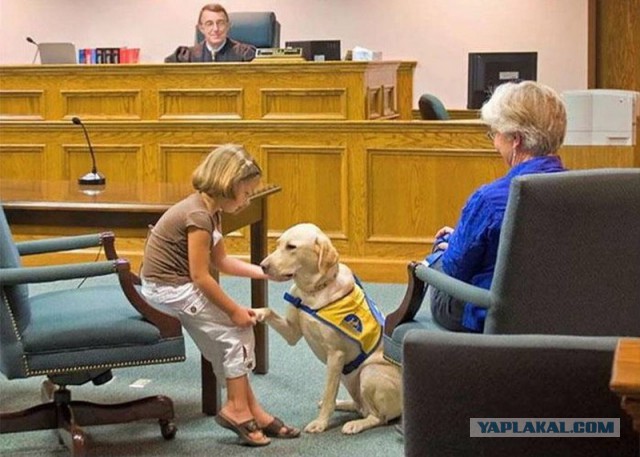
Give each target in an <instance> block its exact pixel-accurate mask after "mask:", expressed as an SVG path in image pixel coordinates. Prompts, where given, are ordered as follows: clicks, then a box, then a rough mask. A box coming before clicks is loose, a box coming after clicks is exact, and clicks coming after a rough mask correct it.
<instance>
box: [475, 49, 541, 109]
mask: <svg viewBox="0 0 640 457" xmlns="http://www.w3.org/2000/svg"><path fill="white" fill-rule="evenodd" d="M537 72H538V53H537V52H470V53H469V85H468V92H467V109H480V108H482V105H483V104H484V102H486V101H487V100H488V99H489V97H490V96H491V94H492V93H493V90H494V89H495V88H496V87H497V86H499V85H500V84H502V83H506V82H508V81H523V80H529V81H535V80H536V78H537Z"/></svg>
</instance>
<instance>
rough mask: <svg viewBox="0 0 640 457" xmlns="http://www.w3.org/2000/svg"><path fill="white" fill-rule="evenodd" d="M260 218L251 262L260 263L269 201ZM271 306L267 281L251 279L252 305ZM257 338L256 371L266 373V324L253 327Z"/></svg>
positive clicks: (255, 225)
mask: <svg viewBox="0 0 640 457" xmlns="http://www.w3.org/2000/svg"><path fill="white" fill-rule="evenodd" d="M261 209H262V214H261V216H260V218H259V220H258V221H257V222H255V223H253V224H251V263H253V264H259V263H260V262H261V261H262V259H264V258H265V257H266V255H267V202H266V201H263V202H262V208H261ZM265 306H269V299H268V295H267V281H265V280H264V279H259V280H257V279H252V280H251V307H252V308H263V307H265ZM253 331H254V334H255V338H256V367H255V370H254V372H255V373H258V374H266V373H267V372H268V371H269V333H268V332H267V327H266V325H265V324H262V323H261V324H258V325H256V326H255V327H254V328H253Z"/></svg>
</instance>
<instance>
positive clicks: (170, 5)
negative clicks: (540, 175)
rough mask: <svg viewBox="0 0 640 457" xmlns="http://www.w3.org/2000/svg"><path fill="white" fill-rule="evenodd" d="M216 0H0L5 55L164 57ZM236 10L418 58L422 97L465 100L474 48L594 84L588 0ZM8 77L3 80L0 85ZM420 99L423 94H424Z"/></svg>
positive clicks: (268, 4) (250, 1)
mask: <svg viewBox="0 0 640 457" xmlns="http://www.w3.org/2000/svg"><path fill="white" fill-rule="evenodd" d="M207 1H208V0H0V64H27V63H31V60H32V58H33V55H34V46H33V45H31V44H29V43H27V42H26V40H25V37H26V36H31V37H33V38H34V39H35V40H36V41H39V42H47V41H71V42H74V43H75V44H76V47H78V48H84V47H101V46H104V47H108V46H129V47H140V48H141V49H142V51H141V61H142V62H144V63H158V62H162V60H163V59H164V57H165V56H166V55H168V54H170V53H171V52H172V51H173V50H174V49H175V47H176V46H177V45H180V44H191V43H192V41H193V31H194V29H193V26H194V24H195V22H196V19H197V14H198V11H199V10H200V7H201V6H202V5H203V4H204V3H206V2H207ZM222 3H223V5H224V6H225V7H226V8H227V10H229V11H264V10H273V11H275V12H276V15H277V17H278V20H279V21H280V23H281V24H282V32H281V40H282V44H284V42H285V41H287V40H310V39H339V40H341V41H342V50H343V54H344V51H345V50H346V49H348V48H352V47H354V46H356V45H359V46H364V47H367V48H370V49H374V50H379V51H382V53H383V57H384V58H385V59H389V60H391V59H402V60H414V61H417V62H418V66H417V68H416V73H415V80H414V95H415V97H414V98H415V99H416V100H417V98H418V97H419V95H420V94H421V93H423V92H431V93H434V94H436V95H438V96H439V97H440V98H441V99H442V100H443V102H444V103H445V105H446V106H447V107H449V108H465V107H466V100H467V54H468V53H469V52H504V51H537V52H538V80H539V81H542V82H544V83H546V84H549V85H550V86H552V87H554V88H555V89H556V90H558V91H564V90H568V89H585V88H586V87H587V41H588V40H587V0H393V1H390V0H224V1H222ZM1 84H2V83H1V81H0V87H1ZM416 105H417V103H416Z"/></svg>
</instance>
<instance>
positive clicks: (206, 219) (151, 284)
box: [142, 144, 300, 446]
mask: <svg viewBox="0 0 640 457" xmlns="http://www.w3.org/2000/svg"><path fill="white" fill-rule="evenodd" d="M261 174H262V172H261V170H260V167H259V166H258V164H256V163H255V162H254V160H253V159H252V157H251V156H250V155H249V154H247V152H246V151H245V150H244V149H243V148H242V147H240V146H237V145H232V144H227V145H223V146H220V147H219V148H217V149H215V150H214V151H212V152H211V153H210V154H209V155H208V156H207V158H206V159H205V160H204V161H203V162H202V163H201V164H200V165H199V166H198V168H196V170H195V171H194V173H193V177H192V183H193V187H194V189H195V192H194V193H193V194H191V195H189V196H188V197H186V198H185V199H184V200H182V201H180V202H178V203H176V204H175V205H173V206H172V207H171V208H169V209H168V210H167V212H166V213H165V214H164V215H163V216H162V217H161V218H160V220H159V221H158V223H157V224H156V225H155V227H153V229H152V230H151V233H150V235H149V238H148V240H147V244H146V247H145V251H144V262H143V267H142V293H143V295H144V296H145V297H147V299H149V300H150V301H152V302H154V303H158V304H162V305H165V306H170V307H171V308H173V309H175V310H176V311H177V313H178V316H179V317H180V321H181V322H182V325H183V327H184V328H185V329H186V331H187V332H188V333H189V335H191V338H192V339H193V340H194V342H195V343H196V345H197V346H198V349H199V350H200V351H201V352H202V355H203V356H204V357H205V358H206V359H207V360H209V361H210V362H211V364H212V365H213V370H214V373H215V374H216V377H217V379H218V380H219V382H222V383H223V385H224V384H225V382H226V387H227V402H226V403H225V404H224V405H223V407H222V409H221V410H220V412H219V413H218V415H217V416H216V418H215V419H216V422H218V424H220V425H221V426H222V427H225V428H228V429H230V430H233V431H234V432H235V433H237V434H238V436H239V437H240V438H241V439H242V441H243V442H244V443H246V444H248V445H251V446H265V445H267V444H269V443H270V440H269V438H268V437H276V438H296V437H298V436H299V435H300V430H299V429H297V428H293V427H289V426H286V425H284V423H283V422H282V421H281V420H280V419H278V418H277V417H274V416H272V415H271V414H269V413H268V412H266V411H265V410H264V409H263V408H262V407H261V406H260V404H259V403H258V401H257V400H256V398H255V396H254V394H253V391H252V389H251V386H250V384H249V378H248V374H249V372H250V371H251V370H252V369H253V367H254V365H255V360H254V358H255V355H254V343H255V341H254V335H253V326H254V325H255V324H256V318H255V314H254V312H253V311H252V310H251V309H250V308H245V307H243V306H240V305H239V304H238V303H236V302H235V301H234V300H233V299H232V298H231V297H229V296H228V295H227V294H226V293H225V292H224V291H223V290H222V288H221V287H220V284H218V282H217V281H216V280H215V279H214V278H213V276H211V273H210V270H209V268H210V267H213V268H215V269H217V270H218V271H220V272H222V273H227V274H231V275H236V276H244V277H249V278H254V279H268V276H267V275H265V274H264V273H263V272H262V270H261V268H260V267H259V266H258V265H252V264H250V263H248V262H244V261H242V260H240V259H236V258H234V257H230V256H228V255H227V253H226V252H225V248H224V242H223V240H222V233H221V232H222V231H221V227H220V219H221V217H220V216H221V213H222V212H225V213H235V212H237V211H239V210H241V209H242V208H244V207H246V206H247V205H248V203H249V196H250V195H251V194H252V193H253V192H254V191H255V189H256V187H257V186H258V183H259V181H260V176H261ZM222 380H224V381H225V382H223V381H222Z"/></svg>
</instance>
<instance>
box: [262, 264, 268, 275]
mask: <svg viewBox="0 0 640 457" xmlns="http://www.w3.org/2000/svg"><path fill="white" fill-rule="evenodd" d="M260 267H261V268H262V271H264V272H265V273H266V272H267V270H268V269H269V267H267V266H266V265H262V264H260Z"/></svg>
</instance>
